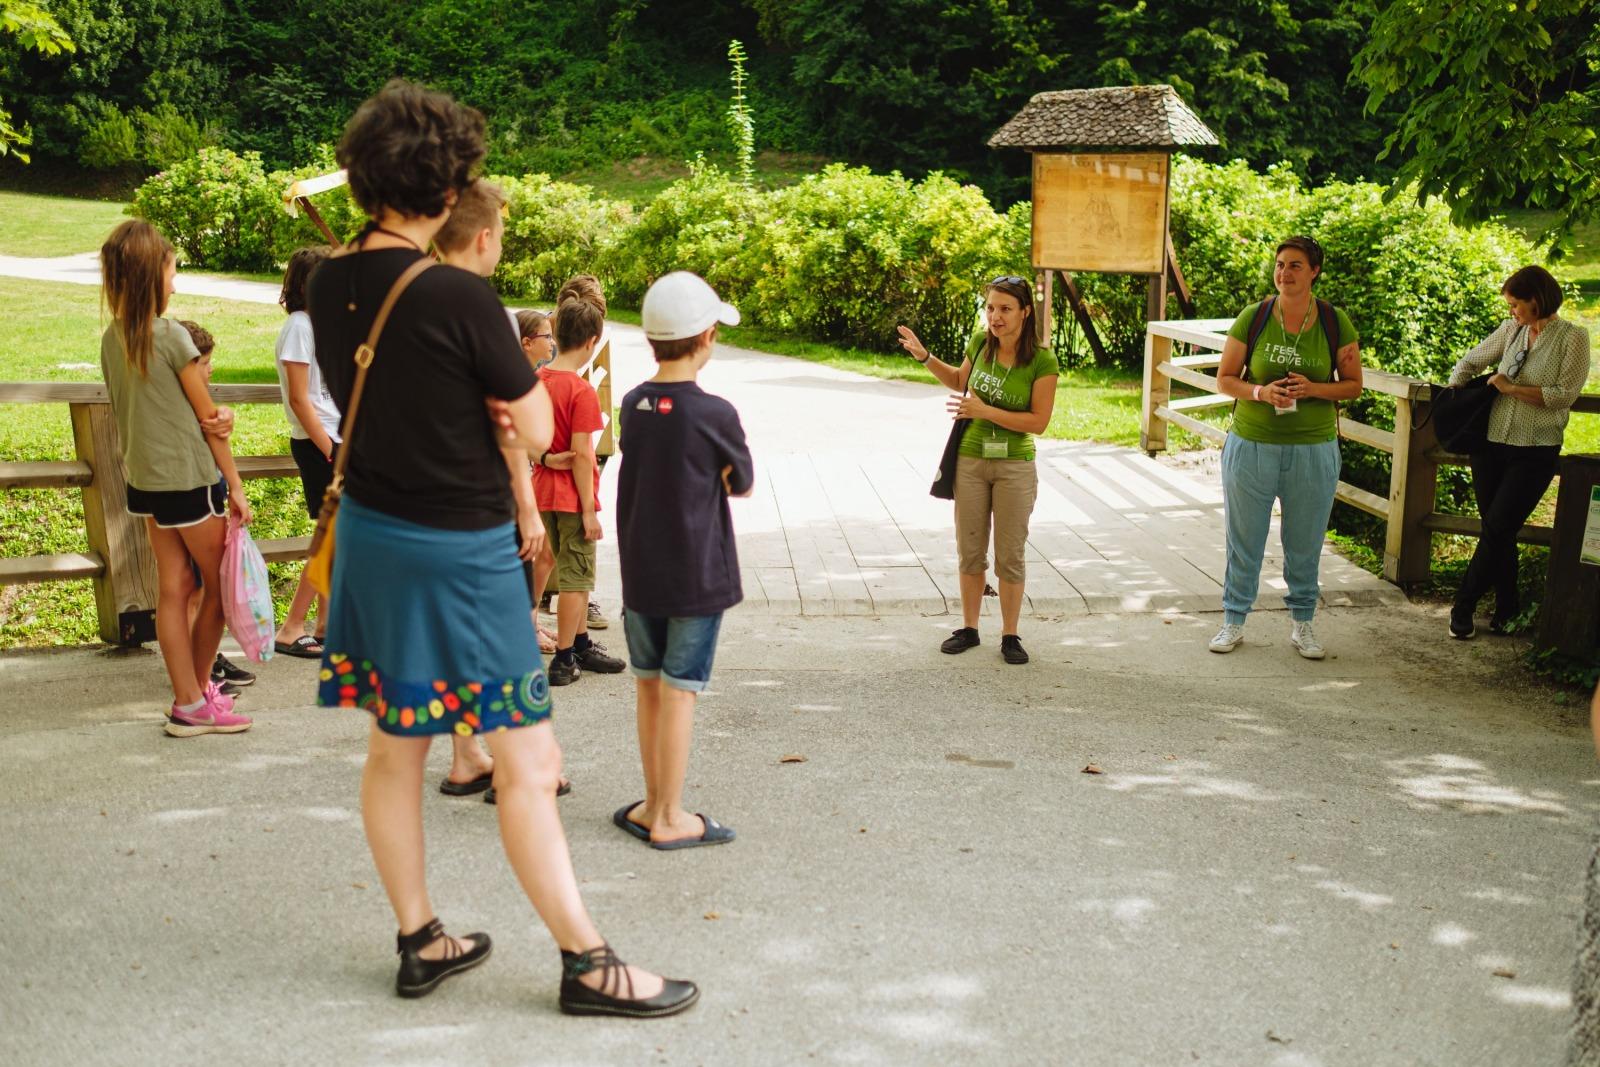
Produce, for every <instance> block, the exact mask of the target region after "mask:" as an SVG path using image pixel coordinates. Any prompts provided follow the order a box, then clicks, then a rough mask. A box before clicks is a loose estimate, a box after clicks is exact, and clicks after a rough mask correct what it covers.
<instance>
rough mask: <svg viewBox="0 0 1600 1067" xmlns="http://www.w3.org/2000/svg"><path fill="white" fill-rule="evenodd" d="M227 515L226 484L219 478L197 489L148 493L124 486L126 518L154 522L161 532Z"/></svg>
mask: <svg viewBox="0 0 1600 1067" xmlns="http://www.w3.org/2000/svg"><path fill="white" fill-rule="evenodd" d="M227 513H228V483H227V482H226V481H225V480H224V479H222V478H218V479H217V484H216V485H211V486H205V485H202V486H200V487H199V488H198V489H173V490H165V491H151V490H145V489H135V488H134V487H133V486H131V485H130V486H128V514H130V515H142V516H145V517H148V518H152V519H155V520H156V525H157V526H159V527H161V528H162V529H164V530H171V529H176V528H178V527H180V526H195V525H198V524H200V523H202V522H205V521H206V520H207V519H219V518H221V517H222V516H224V515H226V514H227Z"/></svg>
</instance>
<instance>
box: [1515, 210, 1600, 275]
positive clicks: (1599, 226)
mask: <svg viewBox="0 0 1600 1067" xmlns="http://www.w3.org/2000/svg"><path fill="white" fill-rule="evenodd" d="M1555 217H1556V215H1555V212H1553V211H1535V210H1532V209H1529V210H1526V211H1513V212H1510V213H1508V214H1507V215H1506V216H1505V220H1504V221H1505V223H1506V224H1507V225H1508V226H1511V227H1512V228H1513V229H1517V230H1521V231H1522V232H1523V233H1524V234H1526V235H1527V236H1528V238H1529V239H1530V240H1537V239H1538V237H1539V234H1540V233H1541V232H1543V230H1544V228H1545V227H1546V226H1548V225H1550V223H1551V222H1553V221H1554V220H1555ZM1575 236H1576V238H1577V248H1576V249H1575V250H1574V252H1573V254H1572V255H1571V256H1569V257H1568V258H1566V259H1564V260H1562V261H1560V262H1559V263H1557V264H1555V265H1554V269H1555V274H1556V277H1558V278H1560V279H1561V280H1562V281H1564V282H1577V283H1578V284H1579V285H1580V286H1581V287H1582V288H1583V290H1584V292H1585V293H1586V294H1589V295H1596V294H1600V222H1592V223H1590V224H1588V225H1587V226H1579V227H1578V229H1577V232H1576V234H1575Z"/></svg>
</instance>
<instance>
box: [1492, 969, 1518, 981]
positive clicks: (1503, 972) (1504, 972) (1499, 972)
mask: <svg viewBox="0 0 1600 1067" xmlns="http://www.w3.org/2000/svg"><path fill="white" fill-rule="evenodd" d="M1490 973H1492V974H1493V975H1494V976H1495V977H1496V978H1515V977H1516V976H1517V972H1516V971H1513V970H1512V969H1511V968H1510V967H1496V968H1495V969H1494V970H1493V971H1492V972H1490Z"/></svg>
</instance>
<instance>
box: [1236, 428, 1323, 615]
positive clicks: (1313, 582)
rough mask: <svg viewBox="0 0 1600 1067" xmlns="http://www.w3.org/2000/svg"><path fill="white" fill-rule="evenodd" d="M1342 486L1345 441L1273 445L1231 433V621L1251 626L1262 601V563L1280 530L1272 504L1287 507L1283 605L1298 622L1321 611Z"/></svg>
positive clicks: (1284, 514)
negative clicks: (1322, 575) (1323, 572)
mask: <svg viewBox="0 0 1600 1067" xmlns="http://www.w3.org/2000/svg"><path fill="white" fill-rule="evenodd" d="M1338 484H1339V442H1338V441H1337V440H1333V441H1323V442H1320V443H1318V444H1311V445H1266V444H1261V443H1259V442H1256V441H1247V440H1245V439H1244V438H1242V437H1240V436H1238V435H1237V434H1229V435H1228V440H1227V442H1226V443H1225V444H1224V445H1223V448H1222V498H1223V507H1224V508H1225V515H1226V518H1227V522H1228V569H1227V572H1226V575H1225V576H1224V578H1223V582H1222V610H1223V618H1224V620H1225V621H1227V622H1231V623H1243V622H1244V620H1245V616H1246V615H1248V614H1250V608H1251V606H1252V605H1254V604H1255V602H1256V590H1257V589H1258V588H1259V585H1260V582H1261V557H1262V556H1263V555H1264V554H1265V553H1266V550H1267V533H1268V530H1269V529H1270V527H1271V525H1272V502H1273V500H1279V501H1282V503H1283V507H1282V509H1281V510H1282V522H1281V532H1282V538H1283V580H1284V583H1285V584H1287V585H1288V587H1289V593H1288V595H1287V596H1285V597H1284V598H1283V602H1284V603H1285V604H1287V605H1288V607H1289V614H1290V615H1292V616H1293V617H1294V618H1295V620H1296V621H1299V622H1303V621H1306V620H1308V619H1310V618H1311V617H1312V616H1313V615H1315V614H1316V611H1317V596H1318V594H1319V592H1320V590H1319V589H1318V586H1317V568H1318V565H1319V564H1320V563H1321V561H1322V539H1323V535H1325V534H1326V533H1327V532H1328V516H1329V515H1330V514H1331V513H1332V511H1333V494H1334V490H1335V489H1336V488H1337V487H1338Z"/></svg>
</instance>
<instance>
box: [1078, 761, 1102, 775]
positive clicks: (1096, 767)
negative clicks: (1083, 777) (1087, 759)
mask: <svg viewBox="0 0 1600 1067" xmlns="http://www.w3.org/2000/svg"><path fill="white" fill-rule="evenodd" d="M1083 773H1084V774H1104V773H1106V772H1105V771H1102V770H1101V769H1100V764H1098V763H1091V764H1089V765H1088V766H1087V767H1085V768H1084V769H1083Z"/></svg>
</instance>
